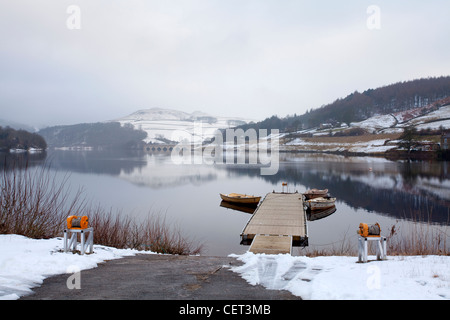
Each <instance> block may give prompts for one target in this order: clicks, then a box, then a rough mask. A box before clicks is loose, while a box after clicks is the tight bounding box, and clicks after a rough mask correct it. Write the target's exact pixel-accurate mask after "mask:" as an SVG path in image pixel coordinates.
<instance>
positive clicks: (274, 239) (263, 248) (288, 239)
mask: <svg viewBox="0 0 450 320" xmlns="http://www.w3.org/2000/svg"><path fill="white" fill-rule="evenodd" d="M248 251H250V252H253V253H266V254H280V253H281V254H284V253H289V254H291V253H292V236H266V235H256V236H255V237H254V238H253V241H252V245H251V246H250V249H248Z"/></svg>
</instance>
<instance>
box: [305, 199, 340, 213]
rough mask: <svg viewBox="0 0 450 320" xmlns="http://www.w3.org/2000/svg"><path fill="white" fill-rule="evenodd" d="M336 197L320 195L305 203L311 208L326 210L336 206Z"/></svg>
mask: <svg viewBox="0 0 450 320" xmlns="http://www.w3.org/2000/svg"><path fill="white" fill-rule="evenodd" d="M335 202H336V198H331V197H318V198H314V199H309V200H306V201H305V205H306V207H307V208H308V209H309V210H312V211H314V210H325V209H329V208H332V207H334V205H335Z"/></svg>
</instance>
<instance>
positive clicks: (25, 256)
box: [0, 235, 140, 300]
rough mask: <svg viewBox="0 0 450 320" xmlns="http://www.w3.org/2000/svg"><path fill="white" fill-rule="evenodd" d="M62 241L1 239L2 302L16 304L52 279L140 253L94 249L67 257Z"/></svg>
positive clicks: (55, 239) (0, 283) (102, 247)
mask: <svg viewBox="0 0 450 320" xmlns="http://www.w3.org/2000/svg"><path fill="white" fill-rule="evenodd" d="M62 249H63V240H62V238H54V239H48V240H35V239H29V238H26V237H23V236H19V235H0V300H15V299H18V298H20V297H21V296H23V295H26V294H30V293H32V290H31V288H33V287H36V286H39V285H41V284H42V281H43V280H44V279H45V278H47V277H49V276H52V275H57V274H63V273H68V274H73V273H74V272H78V271H81V270H86V269H92V268H95V267H97V265H98V264H99V263H102V262H104V261H106V260H112V259H119V258H122V257H125V256H131V255H135V254H136V253H140V251H136V250H121V249H115V248H110V247H105V246H100V245H94V253H93V254H89V255H83V256H82V255H79V254H72V253H64V252H63V251H62Z"/></svg>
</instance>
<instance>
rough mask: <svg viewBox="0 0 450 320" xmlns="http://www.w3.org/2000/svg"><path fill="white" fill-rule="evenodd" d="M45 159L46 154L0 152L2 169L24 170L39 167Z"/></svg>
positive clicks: (43, 152)
mask: <svg viewBox="0 0 450 320" xmlns="http://www.w3.org/2000/svg"><path fill="white" fill-rule="evenodd" d="M46 158H47V152H45V151H42V152H31V153H30V152H18V153H10V152H0V161H1V167H2V168H6V169H9V168H12V167H14V168H25V167H32V166H35V165H40V164H41V163H43V162H44V161H45V159H46Z"/></svg>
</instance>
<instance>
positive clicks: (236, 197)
mask: <svg viewBox="0 0 450 320" xmlns="http://www.w3.org/2000/svg"><path fill="white" fill-rule="evenodd" d="M220 197H221V198H222V200H223V201H227V202H232V203H239V204H258V203H259V200H261V197H255V196H250V195H247V194H240V193H229V194H223V193H221V194H220Z"/></svg>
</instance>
